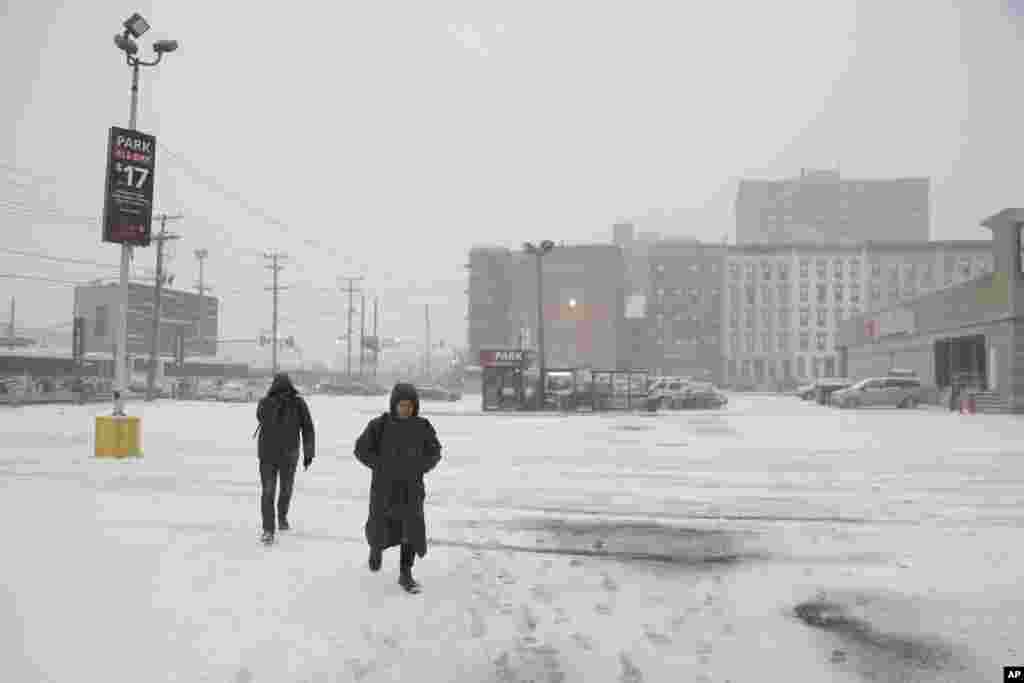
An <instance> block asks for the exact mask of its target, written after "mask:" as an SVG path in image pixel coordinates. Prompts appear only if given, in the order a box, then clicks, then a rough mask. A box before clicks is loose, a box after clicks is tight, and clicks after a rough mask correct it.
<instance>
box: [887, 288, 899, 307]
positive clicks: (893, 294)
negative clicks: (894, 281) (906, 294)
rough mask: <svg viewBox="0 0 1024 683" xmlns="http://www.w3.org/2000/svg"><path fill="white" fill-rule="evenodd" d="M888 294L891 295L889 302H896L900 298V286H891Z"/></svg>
mask: <svg viewBox="0 0 1024 683" xmlns="http://www.w3.org/2000/svg"><path fill="white" fill-rule="evenodd" d="M886 294H887V295H888V297H889V303H895V302H897V301H899V300H900V288H899V287H898V286H896V287H889V291H888V292H886Z"/></svg>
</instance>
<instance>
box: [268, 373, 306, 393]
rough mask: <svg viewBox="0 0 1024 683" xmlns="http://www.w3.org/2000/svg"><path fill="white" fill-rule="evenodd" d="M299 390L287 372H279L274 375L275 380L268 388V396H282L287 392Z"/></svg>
mask: <svg viewBox="0 0 1024 683" xmlns="http://www.w3.org/2000/svg"><path fill="white" fill-rule="evenodd" d="M298 393H299V392H298V390H297V389H296V388H295V385H294V384H292V378H291V377H289V376H288V373H287V372H279V373H277V374H276V375H274V381H273V382H271V384H270V389H268V390H267V396H281V395H285V394H298Z"/></svg>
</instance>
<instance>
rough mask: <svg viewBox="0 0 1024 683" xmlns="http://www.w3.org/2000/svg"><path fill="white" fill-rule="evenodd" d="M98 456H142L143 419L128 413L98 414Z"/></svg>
mask: <svg viewBox="0 0 1024 683" xmlns="http://www.w3.org/2000/svg"><path fill="white" fill-rule="evenodd" d="M96 457H97V458H132V457H134V458H141V457H142V419H141V418H139V417H137V416H126V415H97V416H96Z"/></svg>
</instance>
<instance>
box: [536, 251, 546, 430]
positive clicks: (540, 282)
mask: <svg viewBox="0 0 1024 683" xmlns="http://www.w3.org/2000/svg"><path fill="white" fill-rule="evenodd" d="M543 258H544V255H543V252H542V251H538V252H537V369H538V380H539V381H540V385H539V386H538V387H537V410H544V390H545V387H544V371H545V369H546V368H545V360H544V265H543Z"/></svg>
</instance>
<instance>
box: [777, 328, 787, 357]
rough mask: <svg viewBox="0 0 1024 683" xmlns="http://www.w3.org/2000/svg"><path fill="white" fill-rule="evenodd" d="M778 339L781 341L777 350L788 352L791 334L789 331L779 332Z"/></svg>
mask: <svg viewBox="0 0 1024 683" xmlns="http://www.w3.org/2000/svg"><path fill="white" fill-rule="evenodd" d="M778 341H779V346H778V349H777V350H778V351H779V352H781V353H786V352H787V351H789V334H788V333H786V332H779V334H778Z"/></svg>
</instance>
